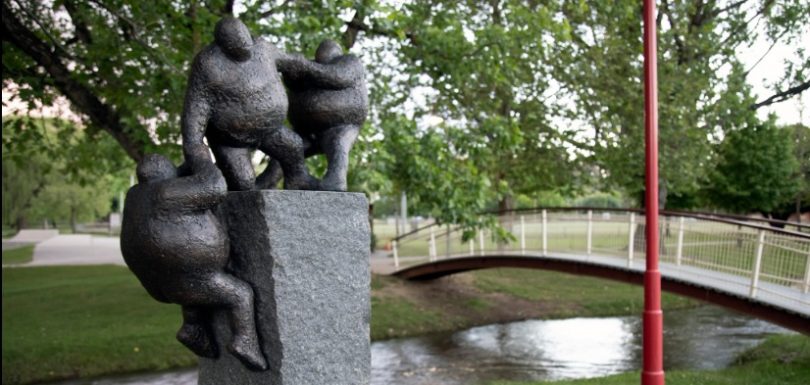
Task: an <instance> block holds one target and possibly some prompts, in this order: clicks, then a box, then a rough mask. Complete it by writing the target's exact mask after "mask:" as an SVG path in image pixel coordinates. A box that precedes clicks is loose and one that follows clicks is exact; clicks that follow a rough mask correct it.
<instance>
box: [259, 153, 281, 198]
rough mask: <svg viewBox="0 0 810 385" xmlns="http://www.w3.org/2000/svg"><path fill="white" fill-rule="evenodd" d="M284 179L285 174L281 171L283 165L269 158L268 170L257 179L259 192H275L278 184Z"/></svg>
mask: <svg viewBox="0 0 810 385" xmlns="http://www.w3.org/2000/svg"><path fill="white" fill-rule="evenodd" d="M282 177H284V172H283V171H282V170H281V163H279V162H278V161H277V160H275V159H273V158H271V157H267V168H265V169H264V171H262V173H261V174H259V176H257V177H256V189H257V190H273V189H275V188H276V187H278V182H280V181H281V178H282Z"/></svg>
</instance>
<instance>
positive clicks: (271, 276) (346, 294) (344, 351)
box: [199, 190, 371, 385]
mask: <svg viewBox="0 0 810 385" xmlns="http://www.w3.org/2000/svg"><path fill="white" fill-rule="evenodd" d="M218 215H219V217H220V218H221V221H222V223H223V224H224V225H226V226H227V227H228V234H229V237H230V249H231V262H230V266H229V270H230V271H232V272H233V273H234V275H236V276H237V277H239V278H241V279H243V280H245V281H247V282H249V283H250V284H251V286H253V290H254V293H255V302H256V325H257V329H258V333H259V339H260V340H261V344H262V350H263V352H264V355H265V357H266V358H267V361H268V364H269V365H270V369H268V370H267V371H264V372H253V371H250V370H248V369H247V368H245V367H244V366H243V365H242V363H241V362H240V361H239V360H237V359H236V358H235V357H234V356H233V355H231V354H230V353H229V352H228V351H227V349H226V346H227V341H229V340H230V331H229V328H228V323H227V322H228V319H227V317H226V315H225V314H224V313H222V312H219V313H217V314H214V316H213V322H214V331H215V334H216V340H217V343H218V345H219V348H220V357H219V358H218V359H216V360H210V359H200V376H199V378H200V379H199V384H201V385H223V384H232V385H254V384H255V385H258V384H262V385H315V384H329V385H357V384H368V383H369V376H370V365H371V353H370V344H369V317H370V303H369V301H370V299H369V297H370V293H369V280H370V272H369V241H370V235H369V225H368V202H367V201H366V198H365V195H363V194H357V193H336V192H321V191H283V190H263V191H247V192H231V193H229V194H228V197H227V199H226V200H225V202H224V203H223V204H222V205H220V209H219V214H218Z"/></svg>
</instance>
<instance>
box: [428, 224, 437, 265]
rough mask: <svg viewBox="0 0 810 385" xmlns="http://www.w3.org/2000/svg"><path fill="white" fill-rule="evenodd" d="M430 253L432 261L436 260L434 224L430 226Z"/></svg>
mask: <svg viewBox="0 0 810 385" xmlns="http://www.w3.org/2000/svg"><path fill="white" fill-rule="evenodd" d="M428 254H429V255H430V261H431V262H433V261H435V260H436V226H432V227H431V228H430V244H429V245H428Z"/></svg>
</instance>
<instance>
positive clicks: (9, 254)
mask: <svg viewBox="0 0 810 385" xmlns="http://www.w3.org/2000/svg"><path fill="white" fill-rule="evenodd" d="M33 256H34V245H31V246H23V247H18V248H15V249H11V250H3V264H4V265H8V264H20V263H28V262H31V259H32V258H33Z"/></svg>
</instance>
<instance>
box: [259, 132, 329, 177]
mask: <svg viewBox="0 0 810 385" xmlns="http://www.w3.org/2000/svg"><path fill="white" fill-rule="evenodd" d="M259 149H260V150H262V151H263V152H264V153H265V154H267V155H269V156H270V157H271V158H273V159H276V160H277V161H278V162H279V163H280V164H281V169H282V170H283V171H284V188H286V189H289V190H315V189H317V188H318V180H317V179H315V178H313V177H312V176H311V175H309V171H307V166H306V164H305V163H304V142H303V140H302V139H301V137H300V136H299V135H298V134H296V133H295V132H293V131H292V130H290V129H289V128H287V127H284V126H281V127H278V128H277V129H275V130H272V131H270V132H269V133H268V134H267V135H265V137H264V138H263V140H262V143H261V146H259Z"/></svg>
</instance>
